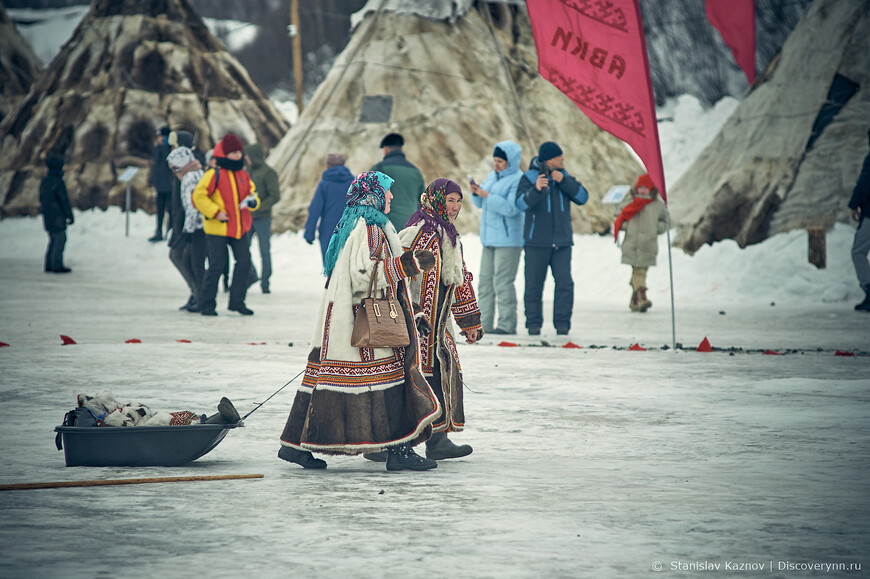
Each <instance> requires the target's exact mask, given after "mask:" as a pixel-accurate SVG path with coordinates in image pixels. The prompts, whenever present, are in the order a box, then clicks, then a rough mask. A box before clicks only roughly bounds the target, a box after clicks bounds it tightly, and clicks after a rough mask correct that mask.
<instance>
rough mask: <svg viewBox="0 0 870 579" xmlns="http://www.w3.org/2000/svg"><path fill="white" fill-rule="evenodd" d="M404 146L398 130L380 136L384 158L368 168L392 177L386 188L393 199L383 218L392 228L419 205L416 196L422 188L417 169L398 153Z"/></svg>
mask: <svg viewBox="0 0 870 579" xmlns="http://www.w3.org/2000/svg"><path fill="white" fill-rule="evenodd" d="M404 145H405V139H404V138H403V137H402V135H400V134H399V133H390V134H389V135H387V136H386V137H384V138H383V140H381V149H383V150H384V158H383V160H382V161H381V162H380V163H378V164H377V165H375V166H374V167H372V168H371V170H372V171H380V172H381V173H384V174H385V175H389V176H390V177H392V178H393V180H394V183H393V186H392V187H390V191H391V192H392V194H393V200H392V202H391V204H390V213H389V215H388V216H387V217H389V218H390V223H392V224H393V225H394V226H395V227H396V231H401V230H403V229H404V228H405V223H407V222H408V219H409V218H410V217H411V215H412V214H413V213H414V212H415V211H417V209H418V208H419V205H420V196H421V195H422V194H423V191H424V190H425V189H426V184H425V182H424V181H423V174H422V173H420V169H418V168H417V167H415V166H414V165H413V164H412V163H411V162H410V161H408V160H407V159H406V158H405V153H404V152H402V147H403V146H404Z"/></svg>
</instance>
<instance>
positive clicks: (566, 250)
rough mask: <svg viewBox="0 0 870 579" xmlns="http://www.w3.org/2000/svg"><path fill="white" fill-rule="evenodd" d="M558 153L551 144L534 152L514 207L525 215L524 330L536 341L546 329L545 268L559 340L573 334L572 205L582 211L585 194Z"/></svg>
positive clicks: (543, 145)
mask: <svg viewBox="0 0 870 579" xmlns="http://www.w3.org/2000/svg"><path fill="white" fill-rule="evenodd" d="M564 163H565V157H564V155H563V154H562V149H561V148H560V147H559V145H557V144H556V143H554V142H553V141H547V142H545V143H543V144H541V146H540V147H539V148H538V156H537V157H536V158H534V159H532V162H531V163H530V164H529V170H528V171H526V173H525V174H524V175H523V177H522V179H520V184H519V186H518V187H517V200H516V205H517V207H518V208H519V209H521V210H523V211H525V212H526V221H525V228H524V231H523V239H524V241H525V253H526V271H525V273H526V292H525V297H524V299H523V301H524V304H525V308H526V328H527V329H528V331H529V335H532V336H537V335H539V334H540V333H541V326H543V325H544V311H543V310H544V305H543V293H544V282H545V281H546V279H547V268H550V271H551V272H552V274H553V281H554V282H555V292H554V296H553V325H554V326H555V327H556V333H557V334H560V335H564V334H567V333H568V332H569V331H571V314H572V313H573V310H574V280H573V278H572V277H571V246H573V245H574V229H573V228H572V226H571V204H572V203H576V204H577V205H583V204H584V203H586V201H587V200H588V199H589V193H588V192H587V191H586V189H585V188H584V187H583V185H581V184H580V183H579V182H578V181H577V180H576V179H574V177H572V176H571V175H570V174H569V173H568V172H567V171H566V170H565V167H564Z"/></svg>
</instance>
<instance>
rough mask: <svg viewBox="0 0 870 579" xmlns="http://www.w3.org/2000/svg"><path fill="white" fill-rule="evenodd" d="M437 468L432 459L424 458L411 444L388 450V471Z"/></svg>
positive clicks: (392, 447)
mask: <svg viewBox="0 0 870 579" xmlns="http://www.w3.org/2000/svg"><path fill="white" fill-rule="evenodd" d="M437 467H438V463H437V462H435V461H434V460H432V459H431V458H423V457H422V456H420V455H419V454H417V453H416V452H414V449H412V448H411V446H410V445H409V444H402V445H399V446H391V447H390V448H388V449H387V470H429V469H432V468H437Z"/></svg>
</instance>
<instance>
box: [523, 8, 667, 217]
mask: <svg viewBox="0 0 870 579" xmlns="http://www.w3.org/2000/svg"><path fill="white" fill-rule="evenodd" d="M526 6H527V7H528V9H529V18H530V19H531V21H532V34H533V35H534V37H535V47H536V48H537V50H538V72H540V73H541V76H543V77H544V78H545V79H547V80H548V81H550V82H551V83H553V85H554V86H555V87H556V88H558V89H559V90H561V91H562V92H563V93H565V94H566V95H567V96H568V98H570V99H571V100H572V101H574V104H576V105H577V106H578V107H580V109H581V110H582V111H583V112H584V113H585V114H586V116H588V117H589V118H590V119H591V120H592V122H594V123H595V124H596V125H598V126H599V127H601V128H602V129H603V130H605V131H607V132H608V133H611V134H612V135H615V136H616V137H619V138H620V139H622V140H623V141H625V142H626V143H628V144H629V145H631V147H632V148H633V149H634V150H635V152H636V153H637V154H638V156H640V158H641V160H642V161H643V164H644V165H645V166H646V170H647V173H649V176H650V177H652V180H653V182H654V183H655V184H656V187H658V190H659V192H660V193H661V196H662V200H663V201H665V202H667V196H666V194H665V172H664V169H663V168H662V154H661V147H660V146H659V129H658V125H657V124H656V115H655V102H654V100H653V90H652V83H651V82H650V76H649V60H648V59H647V54H646V41H645V39H644V34H643V25H642V23H641V20H640V7H639V6H638V1H637V0H608V1H607V2H601V1H596V0H527V1H526Z"/></svg>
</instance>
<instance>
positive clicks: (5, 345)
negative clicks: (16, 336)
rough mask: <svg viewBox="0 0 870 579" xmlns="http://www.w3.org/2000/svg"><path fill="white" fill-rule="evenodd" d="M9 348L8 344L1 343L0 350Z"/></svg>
mask: <svg viewBox="0 0 870 579" xmlns="http://www.w3.org/2000/svg"><path fill="white" fill-rule="evenodd" d="M8 347H9V344H7V343H6V342H0V348H8Z"/></svg>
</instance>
